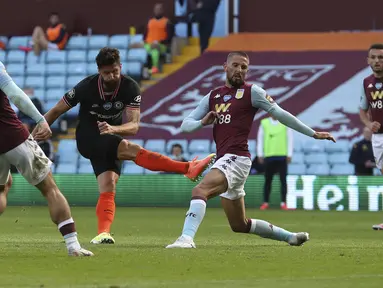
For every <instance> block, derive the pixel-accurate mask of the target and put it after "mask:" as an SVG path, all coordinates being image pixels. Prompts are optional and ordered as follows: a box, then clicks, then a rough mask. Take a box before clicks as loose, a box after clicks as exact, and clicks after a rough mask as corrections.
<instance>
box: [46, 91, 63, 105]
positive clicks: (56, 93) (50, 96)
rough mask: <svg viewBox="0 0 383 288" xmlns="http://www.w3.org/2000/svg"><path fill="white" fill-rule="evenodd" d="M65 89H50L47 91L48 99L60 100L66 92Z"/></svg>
mask: <svg viewBox="0 0 383 288" xmlns="http://www.w3.org/2000/svg"><path fill="white" fill-rule="evenodd" d="M65 92H66V91H65V90H64V89H48V90H47V92H46V97H45V98H46V100H47V101H56V102H57V101H58V100H60V99H61V98H62V97H63V96H64V94H65Z"/></svg>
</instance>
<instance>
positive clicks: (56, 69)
mask: <svg viewBox="0 0 383 288" xmlns="http://www.w3.org/2000/svg"><path fill="white" fill-rule="evenodd" d="M46 68H47V75H49V76H65V75H66V71H67V65H66V64H63V63H61V64H47V65H46Z"/></svg>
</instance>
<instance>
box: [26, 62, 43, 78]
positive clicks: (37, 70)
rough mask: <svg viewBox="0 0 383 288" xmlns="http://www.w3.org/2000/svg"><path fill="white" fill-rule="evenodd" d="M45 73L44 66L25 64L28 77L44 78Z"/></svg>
mask: <svg viewBox="0 0 383 288" xmlns="http://www.w3.org/2000/svg"><path fill="white" fill-rule="evenodd" d="M45 72H46V66H45V64H40V63H34V64H27V75H28V76H45Z"/></svg>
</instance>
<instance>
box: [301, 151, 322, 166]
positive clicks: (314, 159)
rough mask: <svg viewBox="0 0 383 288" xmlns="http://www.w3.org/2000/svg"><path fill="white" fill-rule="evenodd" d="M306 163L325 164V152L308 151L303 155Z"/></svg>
mask: <svg viewBox="0 0 383 288" xmlns="http://www.w3.org/2000/svg"><path fill="white" fill-rule="evenodd" d="M305 162H306V164H327V154H325V153H310V154H307V155H305Z"/></svg>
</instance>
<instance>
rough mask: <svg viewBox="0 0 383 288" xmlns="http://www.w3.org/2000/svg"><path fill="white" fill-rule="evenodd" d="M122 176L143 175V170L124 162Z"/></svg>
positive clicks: (131, 163) (129, 162) (133, 164)
mask: <svg viewBox="0 0 383 288" xmlns="http://www.w3.org/2000/svg"><path fill="white" fill-rule="evenodd" d="M122 173H123V174H125V175H126V174H144V168H142V167H140V166H138V165H136V164H135V163H134V162H131V161H126V162H125V163H124V167H123V169H122Z"/></svg>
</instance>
